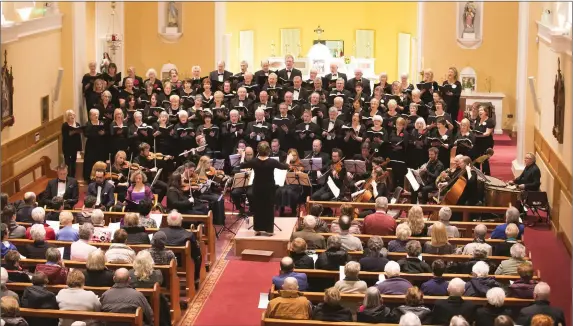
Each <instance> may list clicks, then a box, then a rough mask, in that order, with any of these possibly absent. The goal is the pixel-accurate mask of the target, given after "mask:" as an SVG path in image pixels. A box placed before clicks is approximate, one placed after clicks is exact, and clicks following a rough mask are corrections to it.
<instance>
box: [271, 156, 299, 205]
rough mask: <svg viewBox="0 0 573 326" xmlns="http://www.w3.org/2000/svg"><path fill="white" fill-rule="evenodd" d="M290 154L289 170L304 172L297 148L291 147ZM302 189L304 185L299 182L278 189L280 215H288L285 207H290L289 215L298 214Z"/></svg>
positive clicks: (277, 202)
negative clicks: (297, 209)
mask: <svg viewBox="0 0 573 326" xmlns="http://www.w3.org/2000/svg"><path fill="white" fill-rule="evenodd" d="M288 156H290V158H291V160H290V163H289V168H288V171H289V172H294V173H296V174H298V173H301V172H303V170H304V167H303V166H302V163H301V162H300V157H299V156H298V152H297V150H296V149H294V148H291V149H289V151H288ZM302 191H303V187H302V186H301V185H297V184H285V185H284V186H282V187H279V188H278V189H277V190H276V206H278V207H279V216H286V215H285V207H290V211H291V213H290V215H288V216H296V208H297V206H298V204H299V203H300V200H301V195H302Z"/></svg>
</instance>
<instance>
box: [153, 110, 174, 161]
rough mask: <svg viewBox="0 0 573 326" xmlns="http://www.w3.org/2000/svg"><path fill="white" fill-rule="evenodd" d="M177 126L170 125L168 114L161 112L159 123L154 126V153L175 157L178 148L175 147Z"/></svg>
mask: <svg viewBox="0 0 573 326" xmlns="http://www.w3.org/2000/svg"><path fill="white" fill-rule="evenodd" d="M174 127H175V125H172V124H170V123H169V115H168V114H167V112H161V113H160V114H159V119H158V120H157V123H154V124H153V134H152V135H153V137H154V140H155V141H154V147H155V148H154V151H155V152H156V153H162V154H164V155H174V154H178V153H176V148H175V146H174V135H175V130H174Z"/></svg>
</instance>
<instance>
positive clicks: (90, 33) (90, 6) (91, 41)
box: [86, 1, 101, 69]
mask: <svg viewBox="0 0 573 326" xmlns="http://www.w3.org/2000/svg"><path fill="white" fill-rule="evenodd" d="M95 17H96V14H95V2H94V1H88V2H86V40H87V41H86V56H87V60H88V62H89V61H96V62H100V61H101V60H96V57H95V53H96V52H95ZM97 59H100V58H97ZM98 69H99V68H98Z"/></svg>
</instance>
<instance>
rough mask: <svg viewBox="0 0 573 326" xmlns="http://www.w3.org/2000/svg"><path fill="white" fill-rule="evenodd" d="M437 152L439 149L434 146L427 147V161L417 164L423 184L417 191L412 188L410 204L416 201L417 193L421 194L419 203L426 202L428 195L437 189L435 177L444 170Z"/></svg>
mask: <svg viewBox="0 0 573 326" xmlns="http://www.w3.org/2000/svg"><path fill="white" fill-rule="evenodd" d="M438 153H439V150H438V149H437V148H435V147H431V148H430V149H428V157H429V158H430V159H429V160H428V161H427V163H424V164H423V165H422V166H419V170H418V173H419V174H420V178H421V179H422V181H423V182H424V184H423V185H422V184H421V185H420V188H419V189H418V191H413V190H412V194H411V196H410V198H411V203H412V204H417V203H418V193H421V194H422V197H421V198H420V200H419V203H420V204H426V203H427V202H428V195H429V194H430V193H431V192H432V191H434V190H436V189H437V187H436V184H435V181H436V178H437V177H438V176H439V175H440V173H442V171H443V170H444V165H443V164H442V162H440V160H438Z"/></svg>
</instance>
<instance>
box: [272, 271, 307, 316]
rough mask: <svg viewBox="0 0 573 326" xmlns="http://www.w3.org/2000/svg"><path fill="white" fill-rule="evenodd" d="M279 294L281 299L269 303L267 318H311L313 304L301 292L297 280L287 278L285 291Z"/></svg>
mask: <svg viewBox="0 0 573 326" xmlns="http://www.w3.org/2000/svg"><path fill="white" fill-rule="evenodd" d="M279 294H280V296H279V297H276V298H274V299H272V300H271V301H269V304H268V306H267V309H266V310H265V318H276V319H298V320H300V319H303V320H304V319H310V318H311V316H312V304H311V303H310V301H308V299H307V298H305V297H304V296H303V295H302V294H301V293H300V292H299V288H298V281H297V280H296V278H294V277H287V278H285V280H284V283H283V289H282V290H280V291H279Z"/></svg>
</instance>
